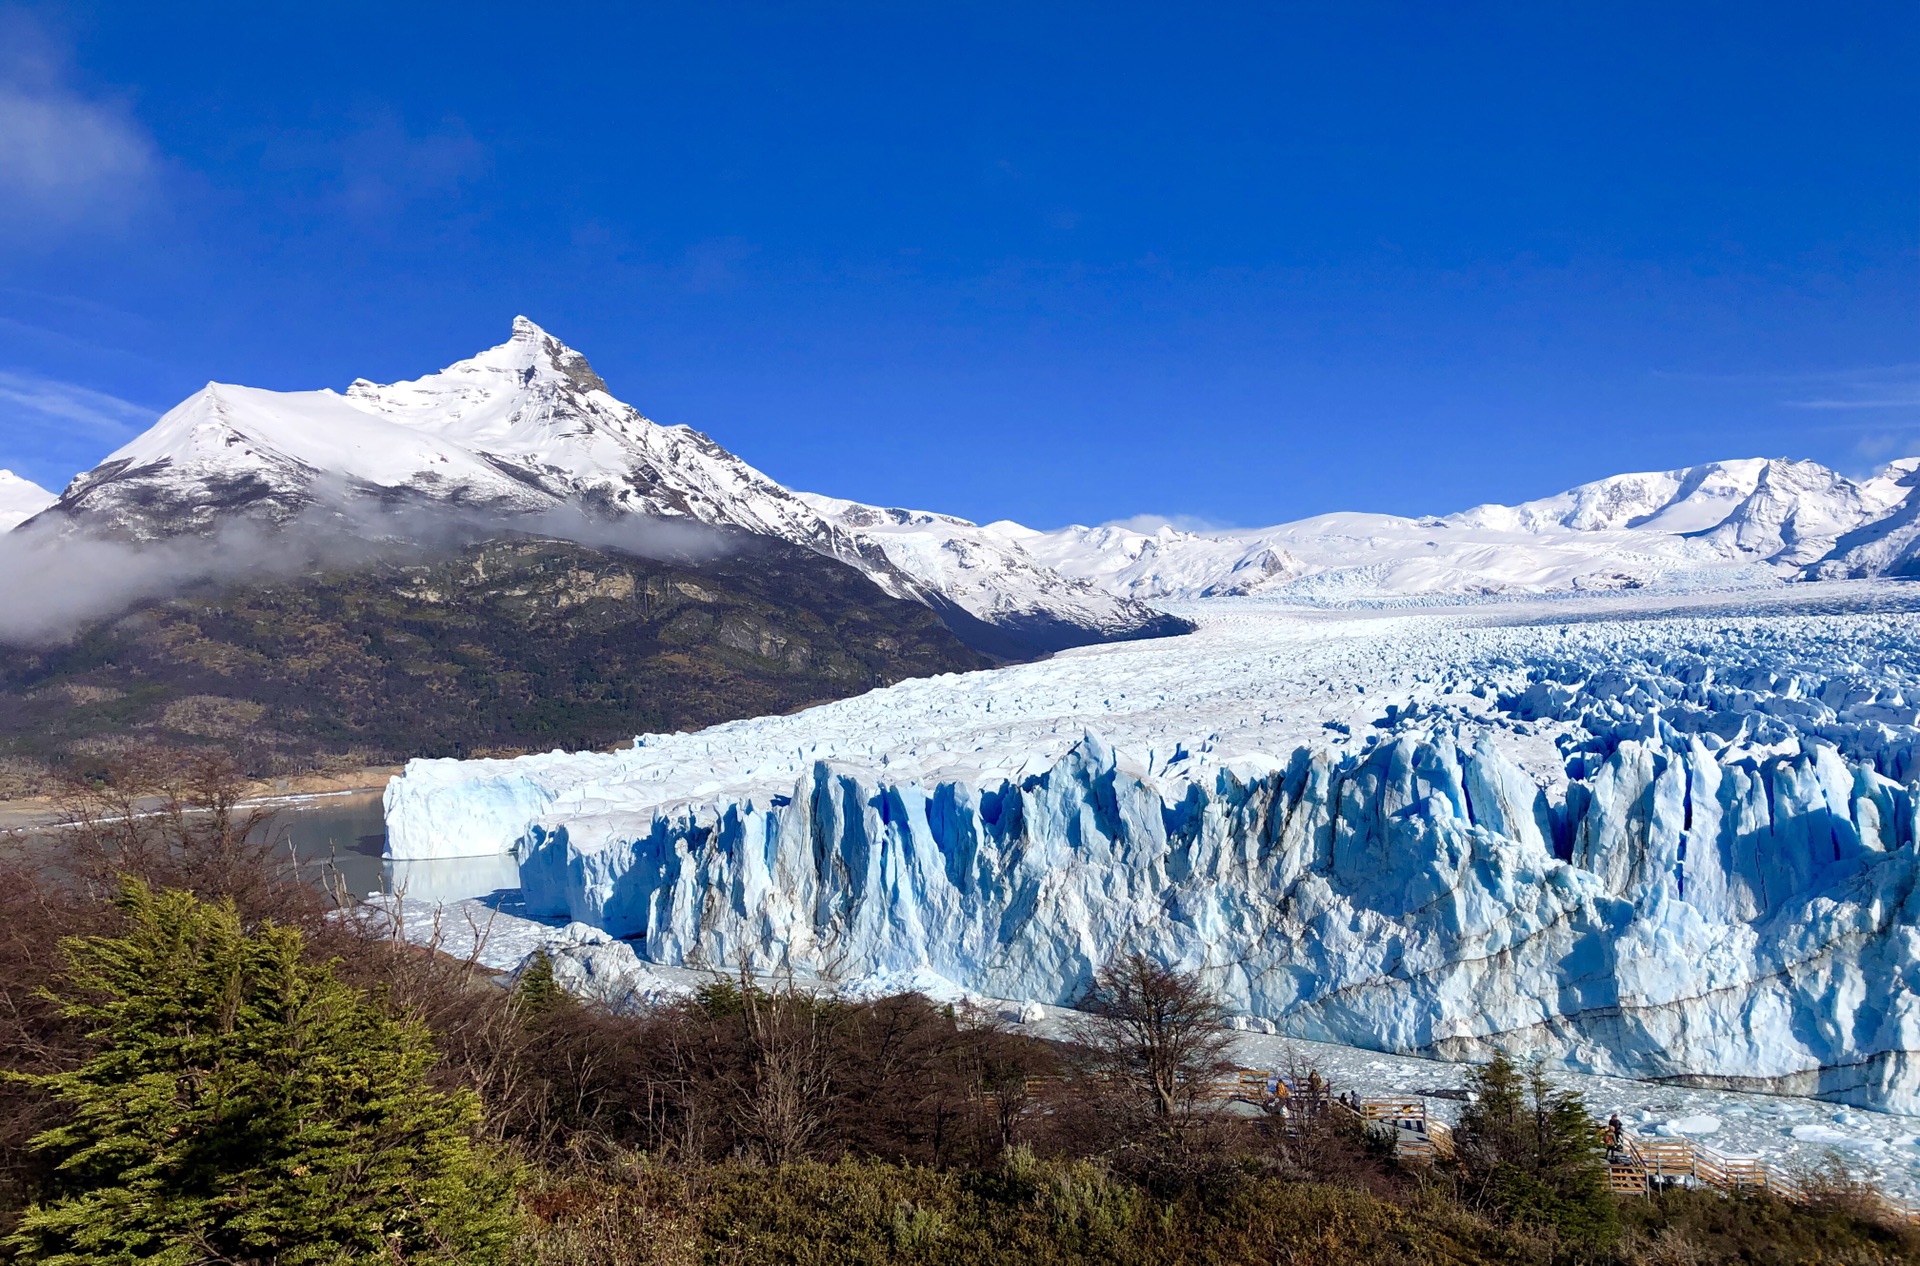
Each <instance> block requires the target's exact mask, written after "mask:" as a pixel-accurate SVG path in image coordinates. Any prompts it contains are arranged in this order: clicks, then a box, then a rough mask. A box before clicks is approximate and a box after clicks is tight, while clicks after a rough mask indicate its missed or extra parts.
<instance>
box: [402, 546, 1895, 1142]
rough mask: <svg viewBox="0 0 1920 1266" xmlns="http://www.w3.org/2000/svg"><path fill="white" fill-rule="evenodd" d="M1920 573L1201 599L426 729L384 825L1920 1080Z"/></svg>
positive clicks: (654, 951) (758, 915)
mask: <svg viewBox="0 0 1920 1266" xmlns="http://www.w3.org/2000/svg"><path fill="white" fill-rule="evenodd" d="M1674 601H1675V600H1674V599H1671V598H1669V599H1666V600H1664V606H1665V607H1670V606H1671V605H1672V604H1673V602H1674ZM1916 609H1920V592H1916V591H1914V590H1910V589H1908V588H1906V587H1905V586H1902V585H1899V584H1889V583H1885V582H1882V583H1879V584H1867V585H1851V586H1824V585H1806V586H1796V587H1793V588H1791V589H1788V590H1776V591H1772V592H1771V593H1770V594H1768V595H1766V599H1765V601H1762V602H1755V601H1753V600H1752V599H1742V600H1740V601H1738V602H1731V603H1730V602H1726V601H1721V602H1720V604H1719V605H1717V606H1716V605H1714V604H1713V603H1710V602H1706V601H1705V600H1695V601H1693V602H1691V603H1682V604H1681V609H1680V610H1677V611H1676V610H1671V609H1664V608H1663V606H1661V605H1654V606H1644V605H1643V606H1636V605H1635V604H1634V603H1632V602H1630V601H1624V600H1620V599H1605V598H1595V599H1589V600H1586V601H1585V602H1584V603H1581V604H1579V605H1578V606H1577V607H1576V606H1570V605H1568V604H1566V603H1559V604H1555V605H1550V606H1527V605H1523V604H1508V605H1503V606H1501V607H1497V608H1489V609H1480V610H1470V609H1468V610H1463V609H1458V608H1456V609H1455V610H1453V611H1451V612H1439V613H1432V614H1420V615H1381V614H1374V615H1363V614H1356V613H1344V614H1342V613H1313V612H1301V611H1299V610H1298V609H1297V608H1296V609H1292V610H1289V609H1287V608H1285V607H1282V606H1278V605H1274V604H1270V603H1262V602H1260V601H1258V600H1247V599H1241V600H1216V601H1213V602H1209V603H1203V604H1197V605H1195V606H1193V607H1191V608H1187V609H1186V610H1187V612H1188V613H1189V614H1191V615H1193V616H1194V618H1196V619H1197V620H1198V621H1200V624H1201V628H1200V630H1199V632H1197V633H1196V634H1194V635H1192V636H1191V637H1187V638H1181V639H1176V640H1174V641H1171V642H1164V643H1157V644H1148V643H1142V644H1133V645H1118V646H1104V647H1098V648H1090V649H1083V650H1079V651H1073V652H1069V653H1067V654H1065V655H1062V656H1059V657H1056V658H1055V659H1053V660H1051V661H1048V662H1046V663H1044V664H1034V665H1025V666H1020V667H1015V668H1008V669H1002V670H995V671H992V672H987V673H977V674H967V675H964V676H950V677H942V678H933V679H926V680H921V681H913V682H906V683H902V684H901V685H899V686H895V687H891V688H888V689H886V690H882V691H876V692H873V693H872V694H869V695H865V696H861V697H859V698H855V699H848V700H843V701H841V702H838V703H834V704H829V705H825V706H823V707H820V708H814V709H810V710H808V711H806V712H803V713H799V714H796V715H794V716H790V717H767V718H759V719H755V720H752V721H742V722H734V723H731V724H729V725H724V726H717V727H714V728H713V729H710V730H705V731H701V732H698V733H695V734H678V735H648V736H645V737H643V738H642V739H641V740H639V741H638V742H637V743H636V745H635V746H634V747H633V748H632V749H631V750H628V751H622V752H616V753H603V754H593V755H581V756H567V755H564V754H558V753H556V754H553V755H549V756H541V757H528V758H522V759H521V760H517V761H493V762H479V761H476V762H464V763H463V762H454V761H418V762H414V763H413V764H411V765H409V767H408V769H407V771H406V773H405V775H404V776H403V777H402V778H401V779H399V780H397V781H396V782H395V783H394V784H393V785H392V786H391V787H390V789H389V792H388V828H389V840H390V846H391V848H392V849H393V851H394V853H395V855H396V856H406V855H411V856H435V855H456V854H458V853H461V852H463V851H472V852H488V851H495V850H506V849H511V850H513V851H514V853H515V855H516V857H517V859H518V865H519V874H520V879H521V887H522V890H523V892H524V894H525V896H526V899H527V901H528V904H529V907H530V908H531V909H533V910H534V911H536V912H538V913H543V914H546V915H548V916H550V917H554V918H562V919H570V920H577V921H582V922H585V923H588V924H591V925H593V926H596V927H601V928H604V929H606V930H607V931H609V932H611V933H614V934H616V935H618V936H621V937H628V938H635V939H634V941H633V944H634V946H635V949H636V952H637V953H638V954H639V956H640V957H641V958H642V959H644V960H646V961H647V962H649V963H653V964H657V965H663V966H668V967H678V966H685V965H724V964H738V963H743V962H752V963H754V964H756V965H758V966H760V967H761V968H763V969H781V968H792V969H793V970H795V971H797V972H800V973H802V974H807V975H815V976H828V977H837V978H842V979H859V978H864V977H867V976H879V977H883V978H886V979H904V978H908V977H913V978H916V979H921V978H925V979H939V980H943V981H946V982H949V983H950V985H951V986H952V987H953V988H955V989H962V990H968V991H973V992H977V993H979V994H983V995H986V996H990V997H999V998H1020V999H1032V1000H1035V1001H1038V1002H1043V1003H1065V1002H1069V1001H1071V1000H1072V998H1073V997H1074V996H1075V995H1076V994H1077V992H1078V991H1079V990H1080V989H1081V988H1082V987H1083V986H1084V984H1085V982H1086V981H1087V979H1088V977H1089V975H1090V973H1091V972H1092V970H1093V969H1094V968H1095V967H1096V966H1097V965H1098V964H1099V963H1100V962H1101V961H1103V960H1104V958H1105V957H1106V956H1107V955H1109V954H1110V953H1112V952H1114V951H1115V950H1116V949H1121V948H1139V949H1144V950H1146V951H1148V952H1150V953H1153V954H1156V955H1158V956H1160V957H1162V958H1165V959H1167V960H1169V961H1172V962H1177V963H1181V964H1183V965H1186V966H1188V967H1191V968H1193V969H1196V970H1202V971H1205V972H1207V973H1209V975H1210V977H1211V979H1212V980H1213V982H1214V983H1215V984H1216V985H1217V986H1218V987H1219V988H1220V989H1221V990H1222V991H1223V992H1224V993H1225V994H1226V995H1227V997H1228V998H1229V999H1230V1001H1231V1002H1232V1005H1233V1007H1234V1009H1235V1010H1236V1011H1237V1012H1238V1013H1240V1014H1242V1015H1244V1016H1246V1017H1248V1020H1249V1023H1250V1024H1272V1025H1273V1026H1274V1027H1275V1028H1276V1029H1278V1030H1279V1031H1280V1032H1281V1033H1285V1034H1292V1035H1295V1036H1298V1037H1304V1038H1312V1039H1316V1040H1323V1041H1332V1042H1341V1043H1348V1044H1353V1045H1362V1046H1372V1047H1375V1048H1377V1049H1383V1050H1395V1051H1405V1052H1419V1053H1425V1054H1430V1055H1442V1056H1447V1057H1451V1058H1459V1057H1474V1056H1478V1055H1484V1054H1485V1053H1486V1052H1488V1051H1490V1050H1491V1049H1493V1048H1494V1047H1496V1046H1499V1047H1504V1048H1507V1049H1509V1050H1513V1051H1515V1052H1517V1053H1522V1054H1526V1053H1539V1054H1542V1055H1545V1056H1547V1057H1549V1058H1550V1059H1552V1060H1554V1061H1556V1062H1558V1063H1560V1064H1562V1065H1564V1066H1567V1067H1572V1068H1576V1069H1581V1070H1585V1071H1590V1072H1598V1073H1611V1074H1620V1075H1626V1076H1636V1077H1660V1078H1682V1079H1688V1080H1690V1081H1692V1082H1693V1083H1695V1084H1712V1085H1721V1086H1728V1087H1742V1088H1749V1089H1754V1088H1762V1089H1772V1090H1777V1091H1786V1092H1793V1093H1818V1094H1821V1095H1825V1096H1828V1097H1832V1098H1836V1099H1843V1100H1847V1101H1850V1102H1854V1103H1860V1104H1863V1105H1869V1106H1877V1107H1885V1108H1892V1109H1894V1110H1898V1111H1905V1112H1920V1063H1916V1055H1915V1052H1916V1051H1920V1004H1917V1003H1916V1002H1915V998H1916V997H1920V989H1917V988H1916V987H1917V986H1920V870H1917V869H1916V858H1917V857H1920V850H1917V849H1916V845H1915V838H1916V835H1917V834H1920V707H1916V703H1915V701H1916V700H1920V634H1917V633H1916V629H1917V628H1920V620H1917V619H1916V614H1915V613H1916Z"/></svg>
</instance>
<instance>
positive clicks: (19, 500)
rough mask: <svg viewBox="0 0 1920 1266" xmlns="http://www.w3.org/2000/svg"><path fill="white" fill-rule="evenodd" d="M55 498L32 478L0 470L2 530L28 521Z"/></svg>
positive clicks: (0, 518) (0, 516)
mask: <svg viewBox="0 0 1920 1266" xmlns="http://www.w3.org/2000/svg"><path fill="white" fill-rule="evenodd" d="M55 500H57V498H56V497H55V496H54V495H53V494H52V493H50V492H48V491H47V490H46V489H45V488H42V487H41V486H40V485H39V484H37V483H34V482H33V481H32V480H30V479H22V478H21V477H20V476H18V475H16V474H14V473H13V472H12V471H10V470H0V532H5V531H6V530H8V529H9V528H11V527H13V526H14V525H15V524H17V523H24V522H26V521H27V520H28V519H31V518H32V517H33V516H34V515H36V514H38V513H40V512H41V511H42V510H44V509H46V508H47V507H48V506H50V505H52V504H53V503H54V501H55Z"/></svg>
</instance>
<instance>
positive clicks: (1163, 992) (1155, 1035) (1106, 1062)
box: [1073, 953, 1233, 1121]
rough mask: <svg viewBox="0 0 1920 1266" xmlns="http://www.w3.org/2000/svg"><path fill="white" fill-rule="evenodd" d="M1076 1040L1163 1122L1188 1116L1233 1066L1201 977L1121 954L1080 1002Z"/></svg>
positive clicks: (1217, 1009) (1220, 1015)
mask: <svg viewBox="0 0 1920 1266" xmlns="http://www.w3.org/2000/svg"><path fill="white" fill-rule="evenodd" d="M1077 1010H1079V1011H1080V1012H1081V1016H1080V1018H1079V1019H1077V1020H1076V1021H1075V1022H1074V1025H1073V1037H1074V1040H1075V1041H1076V1042H1077V1043H1078V1044H1079V1045H1081V1046H1082V1047H1084V1048H1086V1050H1087V1051H1088V1052H1089V1053H1090V1054H1091V1056H1092V1057H1093V1059H1094V1060H1095V1061H1096V1064H1097V1065H1098V1067H1099V1069H1100V1071H1101V1072H1103V1073H1105V1074H1106V1075H1108V1076H1110V1077H1112V1078H1113V1079H1114V1080H1115V1081H1116V1082H1118V1083H1120V1084H1122V1085H1124V1086H1127V1087H1129V1088H1131V1089H1132V1090H1133V1091H1134V1092H1135V1097H1137V1098H1138V1099H1140V1100H1142V1101H1144V1102H1145V1103H1146V1104H1147V1106H1148V1107H1149V1108H1150V1109H1151V1111H1152V1113H1153V1115H1154V1116H1156V1117H1158V1118H1159V1119H1160V1120H1162V1121H1167V1120H1170V1119H1173V1118H1176V1117H1184V1116H1187V1115H1189V1114H1191V1112H1192V1109H1193V1105H1194V1102H1195V1100H1196V1099H1197V1098H1198V1097H1199V1096H1200V1095H1201V1094H1202V1093H1204V1092H1205V1090H1206V1089H1207V1088H1208V1087H1209V1086H1210V1085H1211V1083H1212V1082H1213V1080H1214V1078H1216V1077H1217V1076H1219V1075H1220V1073H1222V1072H1224V1071H1226V1070H1227V1069H1228V1068H1230V1067H1231V1064H1229V1063H1228V1062H1227V1059H1226V1055H1227V1052H1228V1051H1229V1050H1230V1049H1231V1048H1232V1045H1233V1039H1232V1036H1231V1035H1230V1034H1229V1033H1228V1032H1227V1031H1226V1028H1225V1025H1226V1021H1227V1012H1226V1008H1225V1007H1224V1006H1223V1005H1222V1004H1221V1002H1220V999H1219V998H1218V996H1217V995H1215V994H1214V992H1213V991H1212V990H1211V989H1209V988H1207V986H1206V985H1205V984H1203V983H1202V982H1201V980H1200V978H1199V977H1197V976H1193V975H1189V974H1187V973H1185V972H1182V971H1179V970H1177V969H1175V968H1172V967H1167V966H1165V965H1163V964H1161V963H1157V962H1155V961H1154V960H1153V959H1151V958H1148V957H1147V956H1146V955H1144V954H1139V953H1132V954H1121V955H1117V956H1115V957H1114V958H1113V959H1111V960H1109V961H1108V963H1107V965H1106V966H1105V967H1103V968H1101V969H1100V971H1099V972H1098V973H1097V974H1096V975H1095V976H1094V978H1093V984H1092V986H1091V987H1090V988H1088V990H1087V992H1086V993H1085V994H1084V995H1083V996H1082V997H1081V999H1080V1001H1079V1003H1078V1006H1077Z"/></svg>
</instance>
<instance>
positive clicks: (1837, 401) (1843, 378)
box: [1782, 365, 1920, 409]
mask: <svg viewBox="0 0 1920 1266" xmlns="http://www.w3.org/2000/svg"><path fill="white" fill-rule="evenodd" d="M1811 381H1814V382H1817V383H1818V384H1819V387H1818V388H1816V390H1818V391H1819V392H1820V394H1818V395H1815V396H1811V397H1809V398H1807V399H1801V400H1787V401H1783V402H1782V403H1784V404H1786V405H1787V406H1788V407H1790V408H1795V409H1915V408H1920V365H1885V366H1881V367H1879V368H1875V369H1860V370H1853V371H1849V372H1846V373H1836V374H1829V375H1823V376H1820V377H1818V378H1813V379H1811Z"/></svg>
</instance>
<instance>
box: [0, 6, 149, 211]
mask: <svg viewBox="0 0 1920 1266" xmlns="http://www.w3.org/2000/svg"><path fill="white" fill-rule="evenodd" d="M0 47H4V48H5V49H6V52H5V53H0V221H3V222H5V224H6V226H7V228H8V230H9V231H10V232H12V233H14V234H16V235H17V234H19V233H21V232H22V231H27V232H35V231H38V232H41V233H44V232H46V231H49V230H57V229H60V228H63V227H66V226H70V225H73V224H76V223H86V222H98V221H102V220H105V221H116V220H123V219H125V218H126V216H127V215H128V214H129V213H131V212H132V211H133V210H134V209H135V208H136V207H138V206H139V205H140V204H141V203H143V202H144V201H145V200H146V198H147V197H148V196H149V194H150V191H151V186H152V182H153V179H154V176H155V173H156V171H157V168H158V161H159V160H158V156H157V154H156V152H155V149H154V145H153V141H152V138H150V137H149V136H148V135H147V133H146V131H145V130H144V129H143V128H141V127H140V125H139V124H138V123H136V122H135V121H134V120H133V119H132V118H131V117H130V116H129V115H128V114H127V113H126V111H125V110H123V109H122V108H120V107H119V106H117V105H115V104H113V103H110V102H103V101H99V100H94V99H91V98H89V97H87V96H85V95H83V94H82V93H80V92H78V91H76V90H75V89H73V88H72V87H71V86H69V85H68V83H67V82H66V78H65V74H64V67H63V66H62V65H61V64H60V62H59V61H58V60H57V59H56V58H54V57H53V56H52V55H51V54H50V53H48V52H46V51H45V50H46V41H45V39H44V38H43V37H42V35H41V34H40V32H39V31H38V29H37V28H35V27H33V26H32V25H31V24H30V23H28V21H27V20H26V19H24V18H22V17H20V16H18V15H17V14H16V15H9V16H8V17H7V18H6V20H4V21H0Z"/></svg>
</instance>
